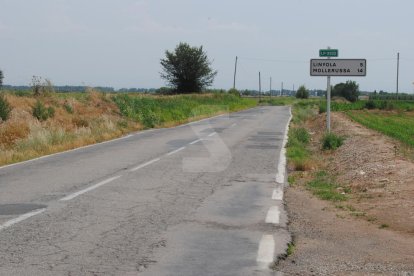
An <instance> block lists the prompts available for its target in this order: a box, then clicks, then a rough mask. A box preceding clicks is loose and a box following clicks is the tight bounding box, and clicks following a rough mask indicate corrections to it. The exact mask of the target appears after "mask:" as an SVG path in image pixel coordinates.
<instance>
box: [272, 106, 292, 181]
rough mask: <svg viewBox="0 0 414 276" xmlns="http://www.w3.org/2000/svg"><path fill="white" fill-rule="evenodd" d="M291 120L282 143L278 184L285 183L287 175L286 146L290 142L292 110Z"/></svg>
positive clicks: (278, 167)
mask: <svg viewBox="0 0 414 276" xmlns="http://www.w3.org/2000/svg"><path fill="white" fill-rule="evenodd" d="M289 113H290V116H289V120H288V122H287V124H286V129H285V136H284V138H283V142H282V149H281V150H280V156H279V164H278V166H277V174H276V182H277V183H279V184H284V183H285V173H286V144H287V141H288V133H289V124H290V120H292V109H291V108H290V109H289Z"/></svg>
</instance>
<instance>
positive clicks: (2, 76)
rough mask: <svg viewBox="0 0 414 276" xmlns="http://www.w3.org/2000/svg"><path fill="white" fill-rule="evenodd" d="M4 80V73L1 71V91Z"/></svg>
mask: <svg viewBox="0 0 414 276" xmlns="http://www.w3.org/2000/svg"><path fill="white" fill-rule="evenodd" d="M3 78H4V75H3V71H1V70H0V89H1V87H2V86H3Z"/></svg>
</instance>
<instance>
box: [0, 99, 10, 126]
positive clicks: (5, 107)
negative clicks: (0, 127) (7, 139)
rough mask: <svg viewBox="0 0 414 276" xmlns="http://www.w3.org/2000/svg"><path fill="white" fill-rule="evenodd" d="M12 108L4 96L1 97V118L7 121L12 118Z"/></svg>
mask: <svg viewBox="0 0 414 276" xmlns="http://www.w3.org/2000/svg"><path fill="white" fill-rule="evenodd" d="M11 110H12V108H11V106H10V104H9V102H8V101H7V100H6V98H5V97H4V96H3V95H0V118H1V120H3V121H6V120H7V119H8V118H9V117H10V112H11Z"/></svg>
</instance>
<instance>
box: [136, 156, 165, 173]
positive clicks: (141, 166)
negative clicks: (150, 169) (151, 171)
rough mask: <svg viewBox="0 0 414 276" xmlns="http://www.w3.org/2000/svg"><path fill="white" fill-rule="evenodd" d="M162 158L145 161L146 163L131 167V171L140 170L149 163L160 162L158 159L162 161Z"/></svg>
mask: <svg viewBox="0 0 414 276" xmlns="http://www.w3.org/2000/svg"><path fill="white" fill-rule="evenodd" d="M160 160H161V158H155V159H152V160H151V161H148V162H146V163H144V164H141V165H139V166H137V167H135V168H133V169H131V170H130V172H134V171H137V170H139V169H142V168H144V167H146V166H148V165H151V164H152V163H155V162H158V161H160Z"/></svg>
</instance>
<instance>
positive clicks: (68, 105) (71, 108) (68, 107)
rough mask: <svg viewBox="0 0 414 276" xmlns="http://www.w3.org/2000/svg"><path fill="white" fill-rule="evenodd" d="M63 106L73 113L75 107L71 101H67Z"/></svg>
mask: <svg viewBox="0 0 414 276" xmlns="http://www.w3.org/2000/svg"><path fill="white" fill-rule="evenodd" d="M63 108H64V109H65V110H66V112H67V113H69V114H73V107H72V105H71V104H70V103H68V102H65V103H64V104H63Z"/></svg>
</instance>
